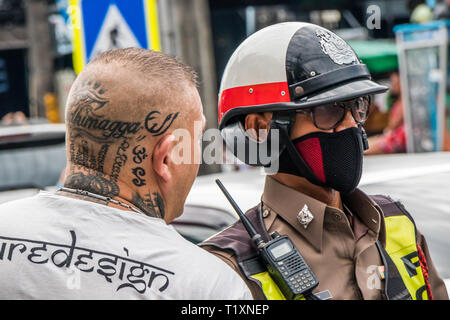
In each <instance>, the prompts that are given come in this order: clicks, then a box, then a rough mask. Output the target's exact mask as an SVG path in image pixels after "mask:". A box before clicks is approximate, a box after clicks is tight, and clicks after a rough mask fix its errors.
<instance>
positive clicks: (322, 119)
mask: <svg viewBox="0 0 450 320" xmlns="http://www.w3.org/2000/svg"><path fill="white" fill-rule="evenodd" d="M369 105H370V97H369V96H364V97H359V98H356V99H353V100H349V101H342V102H335V103H329V104H324V105H320V106H316V107H311V108H307V109H298V110H296V112H297V113H303V114H307V115H309V116H310V117H311V119H312V120H313V122H314V125H315V126H316V127H317V128H319V129H322V130H330V129H335V128H336V127H338V126H339V125H340V124H341V123H342V121H344V119H345V115H346V114H347V110H350V112H351V113H352V116H353V119H355V121H356V123H357V124H361V125H363V124H364V122H366V120H367V118H368V116H369Z"/></svg>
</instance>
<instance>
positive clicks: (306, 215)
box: [297, 204, 314, 229]
mask: <svg viewBox="0 0 450 320" xmlns="http://www.w3.org/2000/svg"><path fill="white" fill-rule="evenodd" d="M313 219H314V216H313V215H312V213H311V211H309V209H308V206H307V205H306V204H305V205H304V206H303V209H302V210H300V212H299V213H298V214H297V220H298V222H300V224H301V225H302V226H303V227H304V228H305V229H306V228H308V225H309V224H310V223H311V221H312V220H313Z"/></svg>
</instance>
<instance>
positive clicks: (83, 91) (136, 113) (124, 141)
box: [65, 48, 203, 203]
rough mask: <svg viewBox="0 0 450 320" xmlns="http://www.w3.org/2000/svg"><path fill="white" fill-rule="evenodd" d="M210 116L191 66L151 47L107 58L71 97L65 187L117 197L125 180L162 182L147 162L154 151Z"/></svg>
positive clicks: (90, 69)
mask: <svg viewBox="0 0 450 320" xmlns="http://www.w3.org/2000/svg"><path fill="white" fill-rule="evenodd" d="M202 118H203V111H202V106H201V101H200V97H199V94H198V91H197V76H196V74H195V72H194V71H193V70H192V69H191V68H190V67H188V66H186V65H184V64H183V63H181V62H180V61H178V60H177V59H175V58H172V57H169V56H167V55H165V54H163V53H161V52H156V51H151V50H145V49H138V48H127V49H116V50H111V51H108V52H106V53H103V54H100V55H99V56H97V57H96V58H95V59H94V60H93V61H92V62H90V63H89V64H88V65H87V66H86V67H85V68H84V70H83V71H82V72H81V73H80V74H79V76H78V77H77V79H76V80H75V82H74V84H73V86H72V89H71V91H70V94H69V97H68V100H67V105H66V124H67V135H66V145H67V154H68V169H69V170H68V173H67V177H66V183H65V185H66V186H68V187H73V188H75V187H77V188H80V189H83V190H87V191H90V192H94V193H100V194H103V195H107V196H111V197H113V196H118V195H119V194H120V186H118V185H117V183H118V182H119V181H121V182H123V183H124V184H126V185H130V186H131V187H137V188H139V187H143V186H148V185H149V184H148V179H152V180H155V179H154V178H155V177H154V176H153V172H151V170H149V169H151V168H149V165H148V163H147V166H146V167H144V166H143V165H142V163H143V162H144V160H145V159H147V161H148V159H150V158H151V157H152V151H153V149H154V147H155V146H156V145H157V144H158V143H159V142H160V141H161V139H162V138H163V137H164V136H166V135H168V134H170V133H171V132H173V130H175V129H178V128H185V129H187V128H189V127H190V126H192V123H193V122H194V121H196V120H203V119H202ZM80 170H81V172H80ZM86 170H87V172H86ZM87 175H89V176H90V177H91V178H90V179H87V178H86V176H87ZM80 186H81V187H80ZM147 192H149V190H147ZM136 196H139V197H141V199H139V201H141V202H143V203H144V202H145V201H147V200H144V199H143V196H142V194H137V195H136ZM150 200H152V199H150ZM136 201H138V200H136ZM155 201H156V202H157V201H159V200H155ZM147 202H148V201H147Z"/></svg>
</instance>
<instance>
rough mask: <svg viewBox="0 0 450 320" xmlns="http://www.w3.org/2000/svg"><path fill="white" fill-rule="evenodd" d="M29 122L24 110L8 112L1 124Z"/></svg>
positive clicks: (0, 121)
mask: <svg viewBox="0 0 450 320" xmlns="http://www.w3.org/2000/svg"><path fill="white" fill-rule="evenodd" d="M27 123H28V120H27V117H26V115H25V114H24V113H23V112H22V111H17V112H10V113H7V114H5V115H4V116H3V117H2V119H1V120H0V125H3V126H9V125H24V124H27Z"/></svg>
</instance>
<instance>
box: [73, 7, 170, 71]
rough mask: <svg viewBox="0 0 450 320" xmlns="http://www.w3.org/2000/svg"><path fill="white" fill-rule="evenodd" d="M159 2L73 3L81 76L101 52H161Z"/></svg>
mask: <svg viewBox="0 0 450 320" xmlns="http://www.w3.org/2000/svg"><path fill="white" fill-rule="evenodd" d="M156 2H157V0H131V1H130V0H95V1H93V0H70V6H69V10H68V11H69V14H70V16H71V27H72V30H73V65H74V69H75V72H76V73H77V74H78V73H80V72H81V70H82V69H83V67H84V66H85V65H86V64H87V63H88V62H89V61H90V60H92V59H93V58H94V57H95V56H96V55H98V54H99V53H101V52H104V51H107V50H110V49H115V48H127V47H137V48H145V49H153V50H158V51H159V50H161V47H160V39H159V26H158V9H157V5H156Z"/></svg>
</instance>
